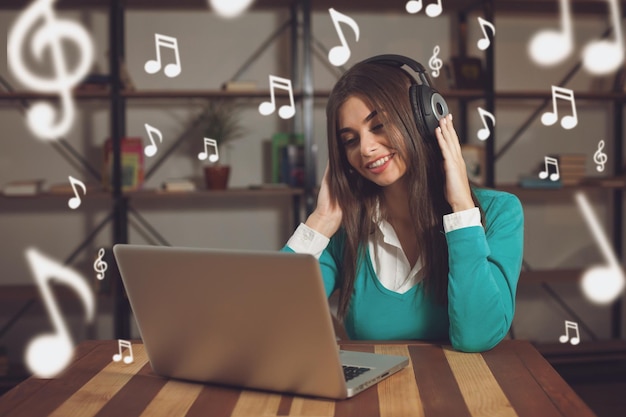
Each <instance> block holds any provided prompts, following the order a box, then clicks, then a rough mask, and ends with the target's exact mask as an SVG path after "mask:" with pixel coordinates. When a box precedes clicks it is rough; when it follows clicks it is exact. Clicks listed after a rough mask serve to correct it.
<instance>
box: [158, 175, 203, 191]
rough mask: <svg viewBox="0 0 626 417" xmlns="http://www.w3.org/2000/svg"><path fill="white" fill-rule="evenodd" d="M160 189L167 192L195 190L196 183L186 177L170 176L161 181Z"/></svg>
mask: <svg viewBox="0 0 626 417" xmlns="http://www.w3.org/2000/svg"><path fill="white" fill-rule="evenodd" d="M161 190H163V191H167V192H185V191H196V184H195V183H194V182H193V181H191V180H188V179H186V178H172V179H168V180H165V181H163V183H162V184H161Z"/></svg>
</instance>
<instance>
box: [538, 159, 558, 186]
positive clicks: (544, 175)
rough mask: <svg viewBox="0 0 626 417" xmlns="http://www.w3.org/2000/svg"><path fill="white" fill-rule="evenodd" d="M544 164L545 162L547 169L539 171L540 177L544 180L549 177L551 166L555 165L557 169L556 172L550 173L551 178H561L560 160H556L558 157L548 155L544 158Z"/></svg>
mask: <svg viewBox="0 0 626 417" xmlns="http://www.w3.org/2000/svg"><path fill="white" fill-rule="evenodd" d="M544 164H545V171H541V172H540V173H539V178H541V179H542V180H545V179H546V178H548V172H549V171H550V169H549V167H550V166H553V167H554V169H555V172H553V173H552V174H550V180H551V181H556V180H558V179H559V178H561V175H560V174H559V162H558V161H557V160H556V158H552V157H550V156H546V157H545V158H544Z"/></svg>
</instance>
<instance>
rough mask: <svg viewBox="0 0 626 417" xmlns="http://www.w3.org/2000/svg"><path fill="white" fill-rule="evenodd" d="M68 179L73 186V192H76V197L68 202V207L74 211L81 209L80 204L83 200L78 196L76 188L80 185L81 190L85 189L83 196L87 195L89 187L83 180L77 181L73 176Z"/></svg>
mask: <svg viewBox="0 0 626 417" xmlns="http://www.w3.org/2000/svg"><path fill="white" fill-rule="evenodd" d="M68 178H69V179H70V185H71V186H72V190H74V197H72V198H70V199H69V200H68V202H67V205H68V206H69V207H70V208H71V209H72V210H75V209H77V208H78V207H80V203H81V199H80V196H79V195H78V191H77V190H76V186H77V185H78V186H79V187H80V188H82V189H83V194H87V187H85V184H84V183H83V182H82V181H81V180H77V179H76V178H74V177H72V176H71V175H70V176H69V177H68Z"/></svg>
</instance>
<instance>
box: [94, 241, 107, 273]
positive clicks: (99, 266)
mask: <svg viewBox="0 0 626 417" xmlns="http://www.w3.org/2000/svg"><path fill="white" fill-rule="evenodd" d="M104 253H105V252H104V248H100V250H99V251H98V258H97V259H96V261H95V262H94V263H93V269H94V270H95V271H96V272H97V274H96V278H98V279H99V280H103V279H104V272H105V271H106V270H107V268H108V265H107V263H106V262H105V261H103V260H102V258H103V257H104Z"/></svg>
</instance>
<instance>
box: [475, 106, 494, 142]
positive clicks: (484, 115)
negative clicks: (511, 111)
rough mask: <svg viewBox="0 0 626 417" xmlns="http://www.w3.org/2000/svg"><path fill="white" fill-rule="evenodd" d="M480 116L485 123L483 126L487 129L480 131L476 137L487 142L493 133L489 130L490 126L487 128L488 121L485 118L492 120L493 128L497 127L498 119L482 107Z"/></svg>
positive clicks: (479, 109) (479, 112)
mask: <svg viewBox="0 0 626 417" xmlns="http://www.w3.org/2000/svg"><path fill="white" fill-rule="evenodd" d="M478 114H479V115H480V118H481V120H482V121H483V125H484V126H485V127H483V128H481V129H480V130H478V133H476V136H477V137H478V139H480V140H487V138H488V137H489V135H491V131H490V130H489V126H487V120H486V119H485V118H488V119H490V120H491V124H492V126H495V125H496V118H495V117H494V115H493V114H491V113H489V112H488V111H487V110H484V109H483V108H481V107H479V108H478Z"/></svg>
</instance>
